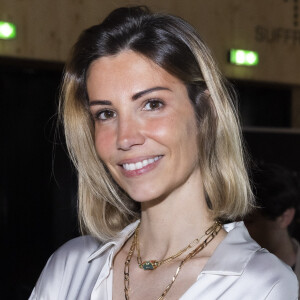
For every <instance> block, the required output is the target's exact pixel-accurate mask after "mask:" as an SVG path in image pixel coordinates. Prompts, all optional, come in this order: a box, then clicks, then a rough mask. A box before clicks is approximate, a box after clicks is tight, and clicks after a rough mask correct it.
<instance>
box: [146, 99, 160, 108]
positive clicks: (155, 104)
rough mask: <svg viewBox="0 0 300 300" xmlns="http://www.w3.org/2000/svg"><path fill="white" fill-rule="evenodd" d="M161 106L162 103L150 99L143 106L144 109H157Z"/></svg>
mask: <svg viewBox="0 0 300 300" xmlns="http://www.w3.org/2000/svg"><path fill="white" fill-rule="evenodd" d="M161 107H163V103H162V102H161V101H159V100H150V101H148V102H147V103H146V105H145V106H144V110H157V109H160V108H161Z"/></svg>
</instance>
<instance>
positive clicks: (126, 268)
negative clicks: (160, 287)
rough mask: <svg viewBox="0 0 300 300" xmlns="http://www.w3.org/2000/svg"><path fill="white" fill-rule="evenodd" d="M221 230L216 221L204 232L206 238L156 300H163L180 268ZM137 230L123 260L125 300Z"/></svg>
mask: <svg viewBox="0 0 300 300" xmlns="http://www.w3.org/2000/svg"><path fill="white" fill-rule="evenodd" d="M221 228H222V224H221V223H220V222H219V221H216V222H215V223H214V225H213V226H211V227H210V228H208V229H207V230H206V232H205V235H207V238H206V239H205V240H204V241H203V242H202V243H201V244H200V245H199V246H197V247H196V248H195V249H194V250H193V251H192V252H190V253H189V254H188V255H187V256H186V257H185V258H184V259H183V260H182V261H181V262H180V264H179V267H178V268H177V270H176V272H175V274H174V276H173V278H172V281H171V282H170V283H169V284H168V285H167V287H166V288H165V290H164V291H163V293H162V294H161V296H160V297H159V298H158V300H163V299H164V298H165V297H166V295H167V293H168V292H169V290H170V289H171V287H172V285H173V284H174V282H175V280H176V278H177V276H178V274H179V272H180V271H181V268H182V266H183V265H184V264H185V263H186V262H187V261H188V260H189V259H191V258H193V257H194V256H195V255H196V254H197V253H199V252H200V251H201V250H202V249H204V248H205V247H206V246H207V245H208V244H209V243H210V242H211V241H212V240H213V239H214V238H215V236H216V235H217V234H218V233H219V231H220V230H221ZM138 229H139V225H138V227H137V228H136V230H135V232H134V237H133V240H132V244H131V246H130V249H129V252H128V255H127V257H126V260H125V266H124V292H125V299H126V300H129V279H130V278H129V265H130V261H131V258H132V255H133V253H134V250H135V248H136V244H137V231H138Z"/></svg>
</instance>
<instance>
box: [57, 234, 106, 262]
mask: <svg viewBox="0 0 300 300" xmlns="http://www.w3.org/2000/svg"><path fill="white" fill-rule="evenodd" d="M100 246H101V243H100V242H99V241H98V240H96V239H95V238H94V237H92V236H89V235H86V236H80V237H77V238H75V239H72V240H70V241H68V242H66V243H65V244H63V245H62V246H61V247H60V248H58V249H57V250H56V251H55V252H54V253H53V255H52V256H53V259H56V258H59V259H62V258H64V259H71V258H73V257H77V256H80V258H81V259H84V258H88V257H89V256H90V255H91V254H92V253H93V252H94V251H96V250H97V249H98V248H99V247H100Z"/></svg>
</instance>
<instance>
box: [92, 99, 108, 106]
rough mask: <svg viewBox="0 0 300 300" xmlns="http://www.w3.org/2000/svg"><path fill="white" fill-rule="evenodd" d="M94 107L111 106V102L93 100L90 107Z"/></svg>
mask: <svg viewBox="0 0 300 300" xmlns="http://www.w3.org/2000/svg"><path fill="white" fill-rule="evenodd" d="M93 105H111V101H108V100H92V101H90V102H89V106H93Z"/></svg>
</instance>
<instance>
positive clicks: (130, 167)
mask: <svg viewBox="0 0 300 300" xmlns="http://www.w3.org/2000/svg"><path fill="white" fill-rule="evenodd" d="M161 158H162V155H158V156H155V157H153V158H149V159H144V160H142V161H138V162H136V163H130V164H123V165H122V167H123V168H124V169H125V170H126V171H135V170H139V169H142V168H144V167H146V166H148V165H150V164H153V163H154V162H156V161H158V160H159V159H161Z"/></svg>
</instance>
